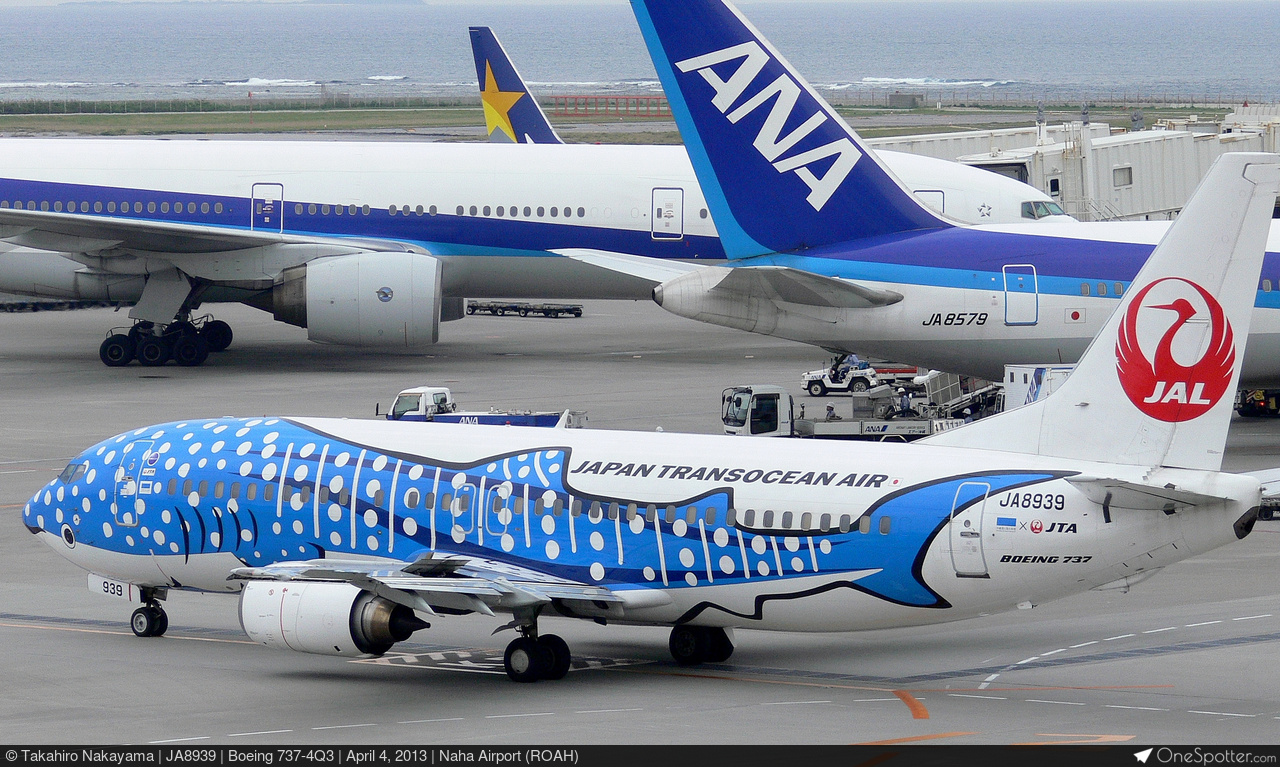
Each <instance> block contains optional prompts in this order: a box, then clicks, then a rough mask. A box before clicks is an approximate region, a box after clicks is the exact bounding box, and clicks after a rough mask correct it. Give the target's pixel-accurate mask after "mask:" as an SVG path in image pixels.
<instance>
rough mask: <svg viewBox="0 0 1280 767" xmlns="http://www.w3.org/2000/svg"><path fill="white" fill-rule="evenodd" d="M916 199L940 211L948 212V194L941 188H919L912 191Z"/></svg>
mask: <svg viewBox="0 0 1280 767" xmlns="http://www.w3.org/2000/svg"><path fill="white" fill-rule="evenodd" d="M912 194H914V195H915V196H916V199H917V200H919V201H920V202H923V203H924V204H925V205H928V206H929V207H930V208H933V209H934V210H936V211H938V212H939V213H946V212H947V194H946V192H943V191H942V190H941V189H917V190H915V191H914V192H912Z"/></svg>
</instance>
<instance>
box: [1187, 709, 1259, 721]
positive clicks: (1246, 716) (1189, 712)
mask: <svg viewBox="0 0 1280 767" xmlns="http://www.w3.org/2000/svg"><path fill="white" fill-rule="evenodd" d="M1187 713H1188V714H1209V715H1211V716H1239V717H1244V718H1246V719H1252V718H1254V717H1255V716H1257V714H1229V713H1227V712H1226V711H1188V712H1187Z"/></svg>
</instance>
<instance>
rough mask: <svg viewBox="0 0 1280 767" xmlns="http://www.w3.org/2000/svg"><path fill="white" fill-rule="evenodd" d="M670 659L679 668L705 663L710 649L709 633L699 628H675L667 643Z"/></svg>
mask: <svg viewBox="0 0 1280 767" xmlns="http://www.w3.org/2000/svg"><path fill="white" fill-rule="evenodd" d="M667 648H668V649H669V650H671V657H672V658H675V661H676V663H679V664H680V665H681V666H697V665H698V664H700V663H705V662H706V660H707V655H708V653H709V652H710V649H711V637H710V634H709V632H708V631H707V630H706V629H704V628H702V627H701V626H676V627H675V628H673V629H671V639H670V640H669V641H668V642H667Z"/></svg>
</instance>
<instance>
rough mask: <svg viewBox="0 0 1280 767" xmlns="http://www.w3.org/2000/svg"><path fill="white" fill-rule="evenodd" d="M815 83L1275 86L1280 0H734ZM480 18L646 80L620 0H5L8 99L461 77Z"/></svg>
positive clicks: (944, 89)
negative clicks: (508, 0) (323, 1)
mask: <svg viewBox="0 0 1280 767" xmlns="http://www.w3.org/2000/svg"><path fill="white" fill-rule="evenodd" d="M741 7H742V9H743V11H744V13H745V14H746V15H747V16H748V17H749V18H750V19H751V20H752V21H753V22H754V23H755V24H756V25H757V26H758V27H759V28H760V29H761V30H762V31H763V32H764V33H765V34H766V35H767V36H769V37H770V39H771V40H773V42H774V43H775V45H776V46H777V47H778V48H779V49H780V50H781V51H782V52H783V53H784V55H786V56H787V57H788V58H789V59H790V60H791V61H792V62H793V63H794V64H795V65H796V66H797V67H798V68H799V69H800V71H801V72H802V73H803V74H804V75H805V76H806V77H807V78H808V79H809V80H810V81H811V82H813V83H814V84H815V85H817V86H818V87H820V88H822V89H825V90H827V91H828V92H831V93H833V94H837V96H838V94H840V93H842V92H843V93H855V92H865V91H869V90H870V91H875V90H879V91H884V90H904V91H913V92H914V91H924V92H926V93H938V94H939V95H940V96H941V95H942V94H964V93H975V94H979V95H981V94H984V93H986V94H990V93H996V92H1001V93H1016V94H1019V95H1021V96H1022V97H1024V98H1025V97H1032V98H1034V97H1035V96H1036V94H1039V93H1043V94H1046V95H1048V96H1050V97H1067V98H1083V97H1090V96H1093V97H1105V96H1106V95H1107V94H1111V95H1112V96H1116V95H1119V94H1121V93H1125V94H1140V95H1145V96H1148V97H1160V96H1168V97H1172V96H1175V95H1176V96H1189V97H1193V98H1196V99H1200V98H1206V97H1210V98H1212V97H1217V96H1222V97H1224V98H1226V97H1227V96H1233V97H1238V98H1249V99H1252V100H1257V101H1264V100H1265V101H1276V100H1280V78H1278V77H1277V73H1278V72H1280V3H1277V2H1275V1H1274V0H1116V1H1114V2H1101V1H1088V0H1063V1H1062V2H1007V1H1006V2H992V1H987V2H977V1H973V2H971V1H969V0H955V1H953V2H921V1H918V0H902V1H899V0H880V1H875V0H872V1H869V2H848V3H839V2H824V3H769V2H752V3H744V4H742V6H741ZM478 24H487V25H490V26H492V27H493V28H494V29H495V31H496V32H497V34H498V36H499V38H500V39H502V40H503V42H504V44H505V45H506V47H507V49H508V51H509V52H510V53H511V54H512V56H513V57H514V58H515V59H516V64H517V66H518V67H519V68H520V69H521V71H522V73H523V74H524V76H525V78H526V79H527V80H529V81H530V82H531V83H532V84H534V85H535V86H536V87H537V88H538V89H539V91H540V92H541V93H543V94H546V95H550V94H552V93H606V92H625V93H640V94H643V93H657V92H660V88H659V86H658V83H657V81H656V76H655V74H654V71H653V67H652V65H651V64H650V63H649V59H648V56H647V55H646V53H645V50H644V45H643V41H642V40H641V38H640V32H639V29H638V28H637V26H636V23H635V20H634V18H633V17H632V16H631V12H630V8H629V6H628V5H627V4H626V3H625V2H622V0H619V1H618V2H616V3H610V4H604V5H556V4H546V5H526V4H521V5H502V4H487V3H471V2H459V3H457V4H456V5H312V4H256V3H254V4H249V3H176V4H111V3H102V4H68V5H61V6H52V7H17V8H12V7H10V8H0V51H3V55H2V56H0V99H9V100H11V99H29V98H34V99H55V100H56V99H138V98H141V99H169V98H205V99H227V98H244V97H246V96H247V95H248V93H250V92H252V93H253V94H254V96H255V97H259V96H268V97H299V96H319V95H320V94H321V93H327V94H330V95H333V94H346V95H350V96H352V97H356V98H365V97H371V98H376V97H383V96H386V97H395V96H406V95H413V96H432V95H445V96H453V95H470V94H472V93H474V89H475V81H474V69H473V65H472V63H471V53H470V48H469V40H468V36H467V31H466V28H467V26H469V25H478Z"/></svg>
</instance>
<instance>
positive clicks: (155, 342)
mask: <svg viewBox="0 0 1280 767" xmlns="http://www.w3.org/2000/svg"><path fill="white" fill-rule="evenodd" d="M169 351H170V350H169V344H168V343H166V342H165V341H164V339H161V338H156V337H155V336H146V337H144V338H143V339H142V340H141V341H139V342H138V348H137V351H136V352H135V354H136V355H137V358H138V364H140V365H142V366H144V367H149V368H152V367H160V366H161V365H163V364H164V363H166V362H168V361H169Z"/></svg>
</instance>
